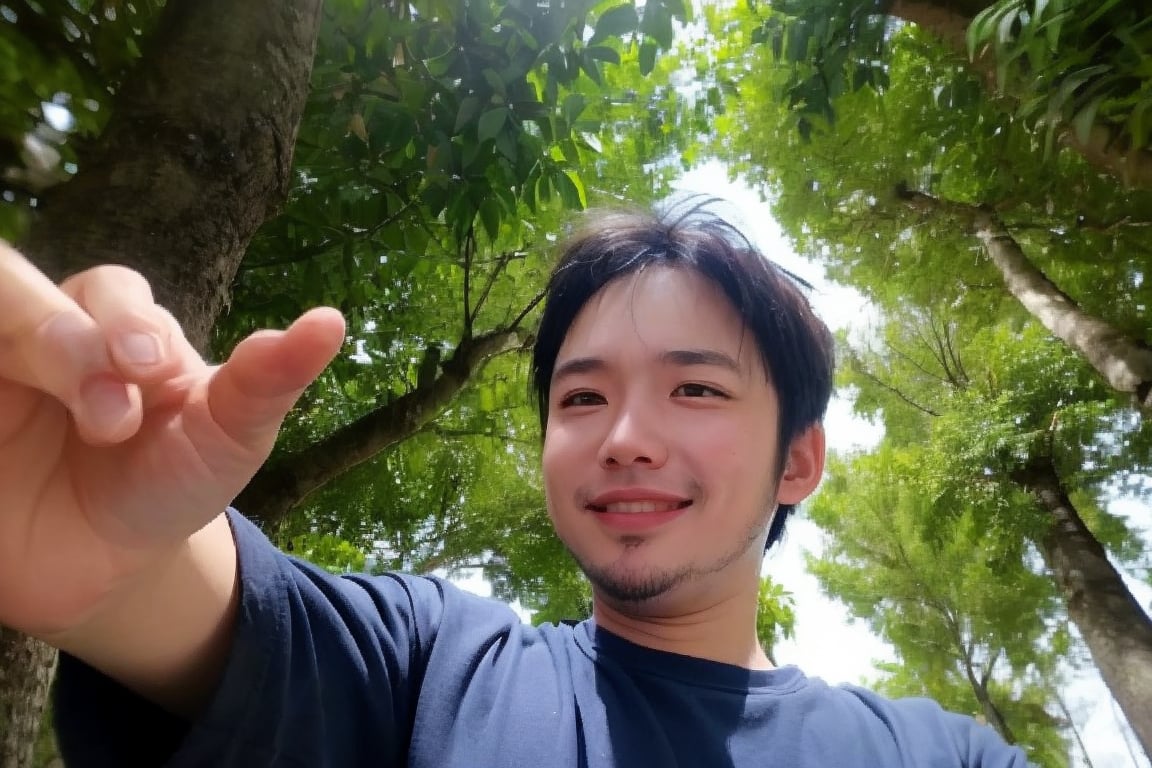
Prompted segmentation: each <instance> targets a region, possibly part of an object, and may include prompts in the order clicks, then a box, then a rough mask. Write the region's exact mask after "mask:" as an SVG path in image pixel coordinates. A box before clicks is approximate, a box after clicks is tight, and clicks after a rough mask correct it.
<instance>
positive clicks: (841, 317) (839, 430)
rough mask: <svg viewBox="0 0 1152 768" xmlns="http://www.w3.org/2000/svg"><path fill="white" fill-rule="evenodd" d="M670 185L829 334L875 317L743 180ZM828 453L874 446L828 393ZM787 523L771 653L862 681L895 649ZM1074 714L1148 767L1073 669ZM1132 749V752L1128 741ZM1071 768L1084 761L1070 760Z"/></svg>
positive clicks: (1116, 760)
mask: <svg viewBox="0 0 1152 768" xmlns="http://www.w3.org/2000/svg"><path fill="white" fill-rule="evenodd" d="M675 186H676V187H677V189H678V190H680V191H682V192H685V193H699V194H706V195H709V196H713V197H717V198H720V199H721V200H724V201H727V203H725V204H720V205H718V206H714V207H713V210H714V211H715V212H716V213H719V214H721V215H723V216H725V218H727V219H729V220H730V222H731V223H732V224H734V225H736V226H737V227H739V228H740V229H741V230H742V231H743V232H744V234H745V235H746V236H748V237H749V239H751V240H752V241H753V242H754V243H755V244H756V245H758V246H759V248H760V249H761V251H762V252H763V253H764V254H765V255H767V256H768V257H769V258H771V259H772V260H774V261H776V262H777V263H779V264H780V265H781V266H783V267H784V268H785V269H787V270H789V271H790V272H792V273H794V274H796V275H798V276H799V277H801V278H803V279H804V280H806V281H808V282H809V283H811V284H812V285H813V286H814V290H813V292H812V293H811V295H810V299H811V301H812V304H813V307H814V308H815V310H816V313H817V314H818V315H819V316H820V317H821V318H822V319H823V320H824V321H825V322H826V323H827V324H828V325H829V326H830V327H831V328H833V329H834V330H836V329H841V328H845V329H849V330H850V331H853V332H863V331H865V330H866V327H867V325H868V323H869V322H870V320H871V319H872V318H874V317H875V313H874V311H873V310H872V308H871V307H870V305H869V303H868V301H867V300H866V299H865V298H864V297H863V296H861V295H860V294H859V293H858V292H856V291H854V290H852V289H850V288H846V287H844V286H839V285H835V284H832V283H829V282H828V281H827V280H825V279H824V274H823V269H822V268H821V267H820V266H819V265H816V264H813V263H812V262H810V261H808V260H807V259H804V258H801V257H799V256H797V255H796V254H795V253H794V252H793V250H792V248H791V245H790V244H789V243H788V242H787V240H786V239H785V238H784V237H783V235H782V233H781V231H780V228H779V226H778V225H777V224H776V222H775V220H774V219H773V218H772V215H771V211H770V209H769V206H768V204H767V203H765V202H762V201H761V200H760V198H759V195H758V194H757V193H756V192H755V191H753V190H752V189H749V188H748V187H747V186H745V185H743V184H741V183H740V182H738V181H737V182H733V181H730V180H729V179H728V174H727V169H726V168H725V167H724V166H723V165H722V164H720V163H710V164H706V165H703V166H701V167H699V168H697V169H694V170H693V171H690V172H688V173H686V174H684V175H683V176H682V177H681V178H680V179H679V181H678V182H676V184H675ZM825 428H826V432H827V435H828V447H829V450H836V451H844V450H848V449H851V448H868V447H871V446H874V445H876V443H877V442H879V440H880V438H881V436H882V434H883V430H882V428H881V427H879V426H877V425H874V424H871V423H869V422H867V421H864V420H862V419H860V418H858V417H856V416H854V415H853V414H852V410H851V404H850V403H848V402H846V401H844V400H843V399H842V398H838V397H837V398H834V399H833V401H832V403H831V405H830V407H829V411H828V415H827V417H826V419H825ZM802 510H803V508H802V507H801V513H800V514H799V515H797V516H795V517H794V518H793V519H792V520H791V521H790V522H789V524H788V529H787V533H786V534H785V538H784V540H783V541H782V542H781V544H779V545H777V546H776V547H774V548H773V551H772V552H770V553H769V554H768V555H767V556H766V558H765V562H764V573H765V574H766V575H770V576H772V578H773V580H774V581H776V582H777V583H779V584H781V585H782V586H783V587H784V588H785V589H787V590H788V591H789V592H791V593H792V595H793V597H794V598H795V601H796V607H795V610H796V633H795V637H794V638H793V639H791V640H784V641H781V642H779V643H778V644H777V646H776V648H775V655H776V659H777V662H778V663H780V664H792V665H796V666H798V667H800V668H801V669H803V670H804V671H805V672H806V673H807V674H808V675H810V676H814V677H821V678H823V679H824V680H826V681H828V682H829V683H841V682H846V683H861V682H864V681H866V680H868V679H871V678H875V677H876V673H875V668H874V666H873V664H874V662H875V661H877V660H894V659H895V655H894V653H893V651H892V649H891V648H890V647H889V646H888V645H887V644H886V643H884V642H883V641H881V640H880V639H879V638H877V637H876V636H875V635H873V634H872V632H871V631H870V630H869V629H868V628H867V627H866V626H864V625H863V624H862V623H858V622H857V623H853V622H852V621H851V620H850V617H849V615H848V612H847V609H846V608H845V607H844V606H843V605H841V604H840V603H837V602H835V601H833V600H830V599H828V598H827V597H825V596H824V595H823V594H822V593H821V592H820V588H819V586H818V585H817V582H816V579H815V578H814V577H813V576H812V575H811V574H809V573H808V572H807V570H806V568H805V565H804V556H805V553H806V552H810V553H812V554H815V555H819V553H820V551H821V546H822V533H821V532H820V530H819V529H818V528H817V527H816V526H815V525H814V524H813V523H811V522H810V521H808V520H807V519H805V518H804V516H803V513H802ZM1113 511H1120V512H1123V513H1125V514H1127V515H1129V518H1130V520H1131V521H1132V522H1134V523H1135V524H1137V525H1139V526H1141V527H1142V528H1143V529H1144V530H1145V531H1147V532H1148V533H1149V535H1150V537H1152V507H1148V506H1142V505H1139V504H1134V503H1122V504H1120V505H1119V506H1117V507H1116V508H1114V510H1113ZM458 583H460V584H461V586H463V587H465V588H466V589H470V590H472V591H475V592H478V593H480V594H485V595H487V594H490V589H489V587H488V585H487V584H486V583H484V581H483V579H482V578H481V577H480V576H479V575H478V574H477V575H476V576H475V577H471V578H465V579H463V580H461V581H459V582H458ZM1130 586H1131V588H1132V590H1133V592H1134V593H1135V594H1136V596H1137V598H1138V599H1139V600H1140V602H1141V604H1143V605H1145V606H1148V605H1152V588H1149V587H1148V585H1146V584H1143V583H1136V582H1130ZM1065 695H1066V699H1067V704H1068V707H1069V709H1070V711H1071V712H1072V715H1073V719H1074V720H1075V722H1076V724H1077V726H1078V727H1079V728H1080V730H1081V735H1082V738H1083V739H1084V741H1085V743H1086V744H1087V747H1088V752H1089V756H1090V758H1091V760H1092V766H1093V768H1152V767H1150V766H1149V763H1148V761H1147V760H1146V759H1143V758H1142V757H1140V758H1139V760H1138V761H1137V762H1134V761H1133V759H1132V757H1131V751H1130V750H1129V748H1128V747H1127V746H1126V745H1125V741H1124V739H1125V736H1124V734H1122V733H1121V731H1120V729H1119V726H1118V723H1119V720H1118V712H1117V711H1116V710H1115V707H1114V704H1113V703H1112V699H1111V696H1110V695H1109V694H1108V691H1107V689H1106V688H1105V687H1104V685H1103V683H1102V682H1101V681H1100V679H1099V677H1098V676H1097V675H1095V673H1094V671H1089V673H1087V674H1082V675H1080V676H1079V677H1078V678H1077V679H1076V680H1075V682H1073V683H1072V684H1071V685H1070V686H1069V687H1068V689H1067V691H1066V692H1065ZM1131 743H1132V751H1135V752H1138V751H1139V749H1138V748H1137V747H1136V746H1135V742H1134V741H1132V742H1131ZM1076 765H1080V766H1083V765H1087V763H1085V762H1084V761H1083V760H1082V758H1079V757H1077V763H1076Z"/></svg>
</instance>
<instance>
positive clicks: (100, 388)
mask: <svg viewBox="0 0 1152 768" xmlns="http://www.w3.org/2000/svg"><path fill="white" fill-rule="evenodd" d="M0 378H2V379H4V380H7V381H11V382H16V383H18V384H23V385H25V386H29V387H33V388H35V389H39V390H41V391H43V392H47V393H48V394H50V395H53V396H54V397H56V398H57V399H59V400H60V401H61V402H63V403H64V404H65V405H66V406H67V407H68V408H69V410H71V411H72V413H73V415H74V416H75V419H76V423H77V427H78V429H79V431H80V433H81V436H82V437H84V438H85V439H86V440H92V441H95V442H105V441H115V440H118V439H123V437H124V436H127V435H128V434H131V433H132V432H134V431H135V429H136V428H138V426H139V422H140V413H139V410H140V409H139V404H140V392H139V390H138V389H135V388H134V387H132V386H131V385H127V384H125V383H124V382H123V381H121V380H119V377H118V376H116V374H115V371H114V370H113V369H112V365H111V361H110V359H109V356H108V350H107V344H106V343H105V341H104V335H103V332H102V330H101V329H100V327H99V325H98V324H97V323H96V321H95V320H94V319H93V318H92V317H90V316H89V315H88V314H87V313H86V312H84V311H83V310H82V309H81V308H80V307H79V306H78V305H77V304H76V302H75V301H73V300H72V298H71V297H69V296H68V295H67V294H66V293H64V292H63V291H61V290H60V289H59V288H57V287H56V286H55V285H54V284H53V283H52V281H50V280H49V279H48V278H47V277H45V276H44V275H43V274H42V273H41V272H40V271H39V270H38V269H36V268H35V267H34V266H33V265H32V264H30V263H29V262H28V261H27V260H26V259H24V257H22V256H21V255H20V254H18V253H17V252H16V251H15V250H13V249H12V248H11V247H9V246H8V245H7V244H5V243H2V242H0Z"/></svg>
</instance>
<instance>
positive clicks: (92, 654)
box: [44, 515, 239, 717]
mask: <svg viewBox="0 0 1152 768" xmlns="http://www.w3.org/2000/svg"><path fill="white" fill-rule="evenodd" d="M238 601H239V588H238V580H237V570H236V545H235V542H234V540H233V538H232V530H231V527H230V526H229V524H228V520H227V518H226V517H225V516H224V515H220V516H219V517H217V518H216V519H215V520H213V521H212V522H211V523H209V524H208V525H207V526H205V527H204V528H202V529H201V530H200V531H199V532H197V533H195V534H194V535H193V536H192V537H191V538H189V539H188V541H187V542H185V543H184V544H182V545H181V546H180V547H179V548H178V549H176V550H175V551H174V552H173V553H172V554H171V556H170V557H167V558H165V559H164V560H163V561H161V562H158V563H157V565H156V566H155V567H154V568H152V569H149V570H148V571H146V572H144V573H142V574H140V576H139V577H138V578H135V579H133V581H132V583H130V584H127V585H125V586H124V587H122V588H121V590H120V591H118V592H117V593H116V594H115V595H113V596H112V597H111V598H110V599H109V601H108V603H107V604H106V605H105V606H103V607H102V608H101V610H100V611H99V612H98V613H97V614H96V615H94V616H93V617H92V618H91V619H90V620H89V621H87V622H85V623H84V625H83V626H81V627H77V628H76V629H74V630H70V631H68V632H66V633H62V634H60V635H56V636H53V637H46V638H44V639H45V640H46V641H48V642H50V643H52V644H53V645H56V646H57V647H59V648H60V649H61V650H63V651H67V652H68V653H70V654H72V655H73V656H76V657H77V658H79V659H82V660H83V661H85V662H86V663H88V664H89V665H91V666H93V667H95V668H96V669H99V670H100V671H101V672H103V673H104V674H106V675H108V676H109V677H111V678H113V679H115V680H117V681H118V682H120V683H122V684H123V685H125V686H127V687H128V688H131V689H132V690H134V691H136V692H137V693H139V694H140V695H142V696H144V697H145V698H147V699H149V700H151V701H154V702H155V703H157V704H159V705H160V706H162V707H164V708H165V709H168V710H170V711H172V712H174V713H176V714H178V715H182V716H185V717H194V716H195V715H197V714H198V713H199V712H201V711H202V710H203V709H204V707H205V706H206V705H207V703H208V700H209V697H210V696H211V694H212V692H213V690H214V689H215V687H216V685H217V683H218V681H219V679H220V675H221V674H222V672H223V669H224V663H225V661H226V659H227V655H228V650H229V648H230V645H231V639H232V632H233V628H234V626H235V621H236V607H237V603H238Z"/></svg>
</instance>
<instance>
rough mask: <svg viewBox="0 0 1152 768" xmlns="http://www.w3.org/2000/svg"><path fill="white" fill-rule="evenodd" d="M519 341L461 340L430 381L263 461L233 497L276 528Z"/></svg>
mask: <svg viewBox="0 0 1152 768" xmlns="http://www.w3.org/2000/svg"><path fill="white" fill-rule="evenodd" d="M522 343H523V340H522V338H521V334H520V332H519V331H518V330H517V329H516V328H515V327H512V328H504V329H500V330H496V331H491V332H488V333H485V334H482V335H480V336H476V337H474V338H468V339H464V340H463V341H461V342H460V345H459V346H457V347H456V350H455V352H454V353H453V354H452V356H451V357H450V358H449V359H448V360H447V361H445V363H444V365H443V372H442V373H441V374H440V375H439V376H437V377H436V378H435V379H433V380H432V381H431V383H429V384H427V385H426V386H422V387H420V386H418V387H417V388H416V389H414V390H412V391H411V392H409V393H407V394H405V395H403V396H402V397H398V398H397V399H395V400H393V401H392V402H390V403H388V404H387V405H384V406H382V407H380V408H377V409H376V410H374V411H371V412H370V413H367V414H365V415H364V416H361V417H360V418H359V419H357V420H356V421H353V422H352V423H351V424H347V425H345V426H344V427H341V428H340V429H338V430H336V432H334V433H332V434H331V435H329V436H328V437H326V438H324V439H323V440H319V441H317V442H315V443H313V444H312V445H310V446H308V447H307V448H305V449H303V450H301V451H298V452H296V453H292V454H287V455H282V456H280V457H278V458H276V459H274V460H273V461H271V462H269V463H267V464H265V465H264V466H263V467H262V468H261V469H260V471H259V472H257V473H256V476H255V477H253V478H252V480H251V482H249V483H248V485H247V486H246V487H245V488H244V490H243V491H242V492H241V493H240V495H239V496H238V497H237V499H236V502H235V503H236V507H237V509H239V510H240V511H242V512H243V513H244V515H245V516H246V517H249V518H250V519H252V520H255V521H256V522H258V523H259V524H260V525H261V526H262V527H263V528H264V530H266V531H269V532H271V531H274V530H275V529H276V528H277V527H279V525H280V524H281V523H282V522H283V521H284V518H285V517H286V516H287V515H288V513H289V512H290V511H291V510H292V508H293V507H295V506H296V505H297V504H299V503H300V502H301V501H303V499H304V498H305V497H306V496H307V495H308V494H310V493H312V492H313V491H315V490H317V489H319V488H320V487H321V486H323V485H324V484H326V483H328V482H330V481H332V480H333V479H335V478H337V477H339V476H340V475H342V474H343V473H345V472H347V471H348V470H350V469H352V468H353V467H355V466H356V465H358V464H361V463H363V462H365V461H367V460H369V459H371V458H372V457H373V456H376V455H377V454H378V453H380V452H381V451H383V450H384V449H385V448H388V447H389V446H392V445H395V444H396V443H399V442H401V441H403V440H405V439H406V438H408V437H411V436H412V435H413V434H415V433H416V432H417V431H418V430H420V429H421V428H422V427H424V426H425V425H426V424H428V423H429V422H430V421H432V420H433V419H434V418H436V416H437V415H438V414H439V413H440V411H441V410H443V408H444V407H445V406H446V405H447V404H448V403H450V402H451V401H452V399H453V398H454V397H455V396H456V395H457V394H459V392H460V390H461V389H462V388H463V387H464V385H465V384H467V383H468V380H469V378H471V376H472V375H473V374H474V373H475V372H476V371H477V370H479V369H480V368H481V367H482V366H483V364H484V363H485V362H487V361H488V360H490V359H491V358H492V357H494V356H496V355H498V354H500V353H502V352H506V351H509V350H511V349H514V348H515V347H517V346H519V345H521V344H522Z"/></svg>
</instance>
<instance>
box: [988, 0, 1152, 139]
mask: <svg viewBox="0 0 1152 768" xmlns="http://www.w3.org/2000/svg"><path fill="white" fill-rule="evenodd" d="M967 41H968V50H969V55H971V56H975V55H976V54H977V52H978V51H979V50H981V49H983V48H985V47H987V48H989V49H991V50H992V51H993V53H994V59H995V62H996V83H997V85H998V86H999V87H1000V89H1001V90H1003V91H1007V92H1009V93H1012V94H1013V95H1014V96H1016V100H1017V101H1018V102H1019V103H1020V105H1019V107H1017V109H1016V114H1017V115H1018V116H1019V117H1020V118H1022V119H1023V120H1025V121H1026V122H1029V123H1032V124H1034V125H1038V126H1042V127H1043V135H1044V140H1045V147H1046V148H1047V149H1048V150H1049V151H1050V150H1051V148H1052V144H1053V139H1054V136H1055V135H1056V132H1057V130H1058V129H1059V128H1061V127H1062V126H1065V125H1070V126H1072V128H1073V130H1074V131H1075V132H1076V134H1077V136H1078V138H1079V139H1080V141H1081V142H1087V141H1088V140H1089V138H1090V136H1091V131H1092V129H1093V128H1094V127H1095V126H1097V125H1106V126H1109V127H1111V128H1112V129H1114V134H1113V139H1112V140H1113V141H1116V142H1118V143H1119V144H1121V145H1122V146H1126V147H1129V148H1146V147H1150V146H1152V69H1150V68H1149V64H1148V58H1149V53H1150V52H1152V21H1150V20H1149V18H1148V15H1147V14H1146V13H1143V12H1141V10H1140V9H1139V8H1138V7H1137V6H1135V5H1133V4H1131V3H1123V2H1119V1H1118V0H1109V1H1108V2H1085V1H1083V0H1000V1H999V2H996V3H993V4H991V5H989V7H987V8H985V9H984V10H983V11H981V12H980V13H979V14H977V15H976V17H975V18H974V19H973V20H972V23H971V24H970V25H969V27H968V30H967Z"/></svg>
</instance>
